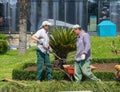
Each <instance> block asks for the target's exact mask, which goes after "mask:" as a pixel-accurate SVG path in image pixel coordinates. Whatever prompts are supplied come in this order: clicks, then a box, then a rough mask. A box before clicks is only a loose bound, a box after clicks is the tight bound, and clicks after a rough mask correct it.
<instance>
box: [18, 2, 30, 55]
mask: <svg viewBox="0 0 120 92" xmlns="http://www.w3.org/2000/svg"><path fill="white" fill-rule="evenodd" d="M29 1H30V0H18V4H19V10H20V15H19V54H20V55H22V54H24V53H25V52H26V48H27V44H26V43H27V34H26V30H27V17H28V8H29Z"/></svg>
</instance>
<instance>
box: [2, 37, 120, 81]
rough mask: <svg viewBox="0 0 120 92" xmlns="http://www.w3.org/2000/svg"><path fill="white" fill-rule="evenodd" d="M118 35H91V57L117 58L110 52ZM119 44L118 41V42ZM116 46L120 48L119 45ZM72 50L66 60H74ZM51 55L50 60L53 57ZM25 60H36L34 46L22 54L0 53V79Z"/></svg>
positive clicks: (7, 75) (14, 52)
mask: <svg viewBox="0 0 120 92" xmlns="http://www.w3.org/2000/svg"><path fill="white" fill-rule="evenodd" d="M119 39H120V36H117V37H108V38H100V37H97V36H92V37H91V44H92V57H93V58H119V57H120V55H115V54H114V53H112V52H111V46H110V45H111V41H112V40H117V41H118V40H119ZM119 45H120V43H119ZM119 45H118V47H119V48H120V46H119ZM74 54H75V51H74V52H71V53H69V55H68V58H67V59H68V61H70V60H74ZM50 56H51V61H52V60H53V59H54V58H53V55H50ZM26 62H36V52H35V47H32V48H30V49H29V50H28V51H27V53H26V54H25V55H23V56H19V55H18V51H8V52H7V54H5V55H0V79H2V78H11V72H12V70H13V68H15V67H17V66H19V65H20V64H23V63H26Z"/></svg>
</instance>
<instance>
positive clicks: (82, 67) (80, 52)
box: [72, 24, 101, 82]
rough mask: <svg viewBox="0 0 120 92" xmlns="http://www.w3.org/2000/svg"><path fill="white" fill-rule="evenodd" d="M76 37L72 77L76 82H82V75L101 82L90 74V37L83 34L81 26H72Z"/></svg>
mask: <svg viewBox="0 0 120 92" xmlns="http://www.w3.org/2000/svg"><path fill="white" fill-rule="evenodd" d="M72 31H73V32H74V33H75V34H76V35H77V43H76V46H77V52H76V56H75V74H74V77H75V79H76V81H77V82H80V81H81V80H82V75H83V74H84V75H85V76H87V77H89V78H90V79H92V80H95V81H101V80H100V79H98V78H97V77H96V76H94V74H93V73H92V72H91V68H90V60H91V45H90V36H89V34H88V33H85V32H84V31H83V30H82V29H81V26H79V25H77V24H76V25H74V26H73V30H72Z"/></svg>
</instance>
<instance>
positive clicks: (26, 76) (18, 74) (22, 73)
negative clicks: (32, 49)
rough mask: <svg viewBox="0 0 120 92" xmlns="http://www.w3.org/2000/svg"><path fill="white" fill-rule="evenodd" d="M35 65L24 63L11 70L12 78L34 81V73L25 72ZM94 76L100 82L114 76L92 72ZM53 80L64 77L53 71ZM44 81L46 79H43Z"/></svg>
mask: <svg viewBox="0 0 120 92" xmlns="http://www.w3.org/2000/svg"><path fill="white" fill-rule="evenodd" d="M35 65H36V64H35V63H26V64H24V65H21V66H20V67H17V68H16V69H13V71H12V78H13V79H17V80H35V77H36V71H28V70H25V68H27V67H28V66H35ZM94 74H95V76H97V77H98V78H100V79H101V80H105V81H110V80H114V78H115V74H114V73H113V72H94ZM45 77H46V75H45V71H43V79H45ZM53 78H54V79H56V80H64V79H66V75H65V74H64V73H63V72H62V71H59V70H53ZM45 80H46V79H45Z"/></svg>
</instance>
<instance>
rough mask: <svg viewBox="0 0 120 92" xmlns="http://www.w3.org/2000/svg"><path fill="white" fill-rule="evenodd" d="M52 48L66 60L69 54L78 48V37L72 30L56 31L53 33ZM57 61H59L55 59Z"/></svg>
mask: <svg viewBox="0 0 120 92" xmlns="http://www.w3.org/2000/svg"><path fill="white" fill-rule="evenodd" d="M51 34H52V37H51V36H50V37H51V39H50V46H51V47H52V48H53V51H54V52H55V54H56V55H58V56H59V57H60V58H62V59H66V58H67V55H68V53H69V52H71V51H74V50H75V48H76V46H75V43H76V36H75V34H73V32H72V31H71V29H68V30H66V29H59V28H58V29H56V30H55V31H51ZM55 59H58V58H57V57H55Z"/></svg>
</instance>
